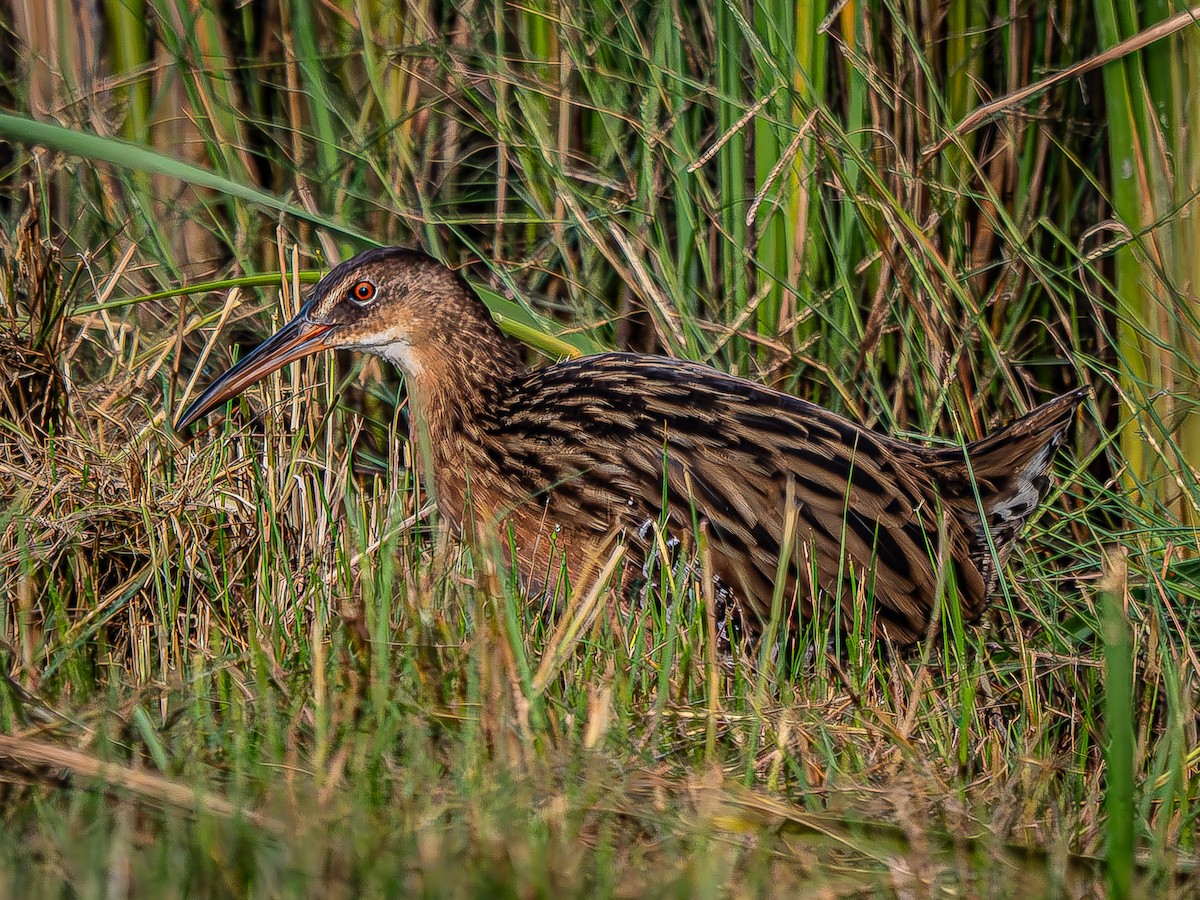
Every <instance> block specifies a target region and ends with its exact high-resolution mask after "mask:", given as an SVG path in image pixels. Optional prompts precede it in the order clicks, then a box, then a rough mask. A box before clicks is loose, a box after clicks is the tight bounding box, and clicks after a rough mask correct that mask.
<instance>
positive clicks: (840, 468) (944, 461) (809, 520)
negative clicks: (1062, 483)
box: [176, 247, 1089, 647]
mask: <svg viewBox="0 0 1200 900" xmlns="http://www.w3.org/2000/svg"><path fill="white" fill-rule="evenodd" d="M329 349H353V350H358V351H363V352H366V353H370V354H374V355H376V356H378V357H381V358H382V359H384V360H386V361H388V362H390V363H392V364H394V365H395V366H396V367H397V368H398V369H399V370H400V373H401V375H402V376H403V378H404V379H405V382H406V386H407V389H408V395H409V403H410V410H409V432H410V433H409V439H410V445H411V448H412V451H413V457H412V459H413V461H412V465H413V466H414V468H415V469H416V470H417V471H418V473H419V475H420V477H421V478H422V479H423V481H424V482H425V483H426V484H427V489H428V491H429V492H430V494H431V495H432V497H433V499H434V500H435V503H436V506H437V509H438V511H439V514H440V517H441V518H442V520H443V521H446V522H448V523H449V524H450V526H451V528H452V529H453V530H454V531H455V532H456V533H457V534H458V535H459V536H460V537H461V538H462V539H463V540H464V541H465V542H467V543H468V545H475V546H485V545H486V546H490V547H491V548H492V549H495V550H498V551H499V552H500V553H502V554H503V555H504V556H505V557H506V558H508V559H511V560H512V561H513V562H514V563H515V565H514V566H513V567H512V568H513V570H514V571H515V573H516V575H517V577H518V578H519V584H520V587H521V589H522V590H523V591H524V592H525V595H526V596H527V597H528V598H529V599H530V600H534V599H535V598H540V599H541V601H542V602H543V603H545V602H546V600H547V598H548V597H549V596H550V595H552V594H554V595H555V596H557V595H558V594H559V593H560V592H562V593H566V592H568V591H579V590H583V589H584V588H585V583H587V582H588V580H589V579H595V578H596V577H597V574H596V573H597V571H598V569H599V568H600V567H599V566H598V564H597V560H599V559H615V560H619V562H618V564H617V565H616V568H615V574H614V572H612V571H610V572H609V577H610V578H611V579H612V582H613V583H614V584H616V585H617V589H618V590H619V591H622V592H626V594H628V593H629V592H633V591H635V590H638V589H639V587H638V586H639V585H640V586H641V589H642V590H645V589H646V587H645V586H646V582H647V579H648V578H652V575H651V572H652V563H654V562H655V560H657V561H658V563H659V564H660V565H665V564H666V563H667V562H671V563H672V564H674V563H675V561H677V559H678V556H679V555H680V554H684V555H688V556H690V557H691V558H693V559H695V558H696V557H697V556H698V553H699V550H698V548H699V546H700V543H701V542H700V535H701V534H703V538H704V541H703V542H704V544H706V546H707V554H706V559H707V566H708V569H709V573H710V574H709V576H708V577H710V578H711V579H712V582H713V583H714V584H715V585H716V588H717V594H718V595H719V598H720V599H721V601H722V602H723V603H724V602H727V603H728V605H729V606H728V612H729V614H730V615H731V616H733V615H736V616H737V617H738V618H737V621H738V622H739V623H740V624H739V625H738V627H739V628H740V629H742V630H744V632H745V635H746V639H748V640H752V639H754V638H755V637H759V636H761V635H763V634H764V633H766V629H767V626H768V624H769V623H770V621H771V617H772V615H773V614H774V615H776V616H779V615H780V610H781V609H782V614H783V616H784V618H786V621H785V622H783V623H782V625H783V628H784V631H785V633H792V634H795V633H798V632H799V630H800V629H802V627H803V626H804V625H805V623H807V622H809V621H810V620H811V619H812V617H813V616H814V613H815V611H816V610H818V609H822V610H824V609H825V608H826V607H823V606H819V604H821V603H824V602H829V603H830V604H831V606H830V608H831V609H833V610H834V615H832V616H829V618H830V619H832V620H833V621H834V627H847V626H849V625H850V624H851V623H852V622H853V620H854V617H855V614H856V608H855V607H856V604H858V605H859V609H860V619H859V621H861V620H862V617H861V609H862V608H863V607H862V603H863V601H864V600H866V601H868V607H866V608H869V610H870V615H869V622H868V624H869V627H870V630H871V631H872V632H873V633H874V634H875V635H877V636H880V637H883V638H886V640H888V641H890V642H892V644H893V645H895V646H898V647H905V646H909V645H912V644H914V643H917V642H919V641H920V639H921V638H922V636H923V635H925V634H926V633H927V630H928V628H929V624H930V621H931V617H933V616H934V615H935V612H936V611H937V610H938V608H939V604H940V603H941V602H942V600H941V599H940V598H941V597H942V596H944V595H945V585H946V584H948V583H950V582H952V584H953V588H954V591H955V592H956V595H957V598H958V603H959V607H960V609H961V611H962V615H963V618H964V619H965V620H967V621H970V620H974V619H977V618H978V617H979V616H980V615H981V614H982V612H983V611H984V609H985V608H986V607H987V604H988V600H989V598H991V597H992V596H993V595H994V594H995V593H996V591H997V589H998V584H999V579H1000V573H1001V569H1002V568H1003V567H1004V565H1005V564H1006V562H1007V560H1008V559H1009V556H1010V555H1011V552H1012V550H1013V547H1014V545H1015V544H1016V542H1017V538H1018V536H1019V535H1020V533H1021V531H1022V528H1023V526H1024V525H1025V523H1026V521H1027V520H1028V519H1029V517H1030V516H1031V515H1032V513H1033V512H1034V511H1035V510H1036V509H1037V508H1038V506H1039V504H1040V503H1041V501H1042V499H1043V498H1044V496H1045V494H1046V492H1047V490H1048V486H1049V483H1050V474H1049V473H1050V466H1051V462H1052V460H1053V457H1054V454H1055V451H1056V449H1057V448H1058V447H1059V445H1060V444H1061V443H1062V441H1063V440H1064V437H1065V435H1066V433H1067V431H1068V428H1069V426H1070V424H1071V423H1072V421H1073V419H1074V417H1075V414H1076V411H1077V409H1078V408H1079V406H1080V405H1081V403H1082V402H1083V401H1084V399H1085V397H1086V396H1087V395H1088V393H1089V389H1088V388H1087V387H1083V388H1080V389H1077V390H1074V391H1071V392H1070V393H1067V394H1064V395H1062V396H1059V397H1057V398H1055V399H1052V400H1050V401H1048V402H1047V403H1045V404H1043V405H1041V406H1038V407H1037V408H1035V409H1034V410H1032V411H1031V412H1029V413H1027V414H1026V415H1024V416H1022V417H1020V418H1018V419H1016V420H1015V421H1013V422H1011V423H1010V424H1008V425H1007V426H1005V427H1002V428H1000V429H998V430H996V431H994V432H993V433H991V434H990V435H988V436H986V437H984V438H983V439H981V440H978V441H975V442H972V443H966V444H963V443H961V442H960V443H959V444H958V445H956V446H941V447H929V446H925V445H923V444H919V443H914V442H908V441H903V440H899V439H897V438H893V437H890V436H888V435H885V434H882V433H880V432H876V431H874V430H871V429H869V428H866V427H864V426H862V425H860V424H857V423H855V422H853V421H851V420H849V419H847V418H845V417H843V416H840V415H838V414H836V413H833V412H831V411H829V410H827V409H824V408H823V407H821V406H818V405H816V404H814V403H811V402H808V401H805V400H802V399H799V398H797V397H794V396H791V395H789V394H786V393H782V392H780V391H777V390H774V389H772V388H769V387H766V386H764V385H762V384H759V383H756V382H753V381H750V380H747V379H744V378H740V377H736V376H734V375H730V374H727V373H724V372H721V371H719V370H717V369H715V368H713V367H711V366H708V365H704V364H701V363H698V362H691V361H686V360H682V359H676V358H668V357H663V356H655V355H648V354H639V353H625V352H605V353H598V354H594V355H587V356H581V357H577V358H573V359H565V360H562V361H559V362H555V363H551V364H548V365H545V366H541V367H530V366H528V365H526V364H525V363H524V362H523V356H522V354H521V352H520V345H519V344H517V343H516V342H515V341H514V340H512V339H511V338H509V337H507V336H505V335H504V334H503V333H502V331H501V330H500V328H499V327H498V326H497V325H496V323H495V322H494V321H493V319H492V317H491V316H490V314H489V313H488V310H487V308H486V306H485V305H484V304H483V302H482V301H481V300H479V298H478V297H477V296H476V295H475V294H474V292H473V291H472V290H471V288H470V287H469V285H468V284H467V283H466V281H465V280H464V279H463V278H462V277H461V275H460V274H459V273H457V272H455V271H453V270H451V269H449V268H447V267H446V266H444V265H442V264H441V263H440V262H438V261H437V260H436V259H434V258H432V257H430V256H427V255H425V254H423V253H421V252H420V251H415V250H410V249H406V248H402V247H382V248H375V249H371V250H367V251H365V252H362V253H360V254H358V255H357V256H354V257H353V258H351V259H349V260H346V261H344V262H342V263H340V264H338V265H337V266H335V267H334V268H333V269H332V270H331V271H330V272H329V273H328V274H327V275H326V276H325V277H324V278H322V279H321V280H320V282H319V283H318V284H317V285H316V287H315V288H314V289H313V291H312V292H311V294H310V296H309V297H308V299H307V300H306V302H305V303H304V304H303V306H302V307H301V309H300V311H299V312H298V313H297V315H296V316H295V317H294V318H292V319H291V321H289V322H288V323H287V324H286V325H284V326H283V327H282V328H281V329H279V331H277V332H276V333H275V334H274V335H273V336H271V337H270V338H268V339H267V340H266V341H265V342H264V343H262V344H261V345H259V346H258V347H257V349H255V350H253V351H252V352H250V353H249V354H248V355H247V356H245V357H244V358H242V359H241V360H240V361H239V362H237V363H236V364H235V365H234V366H233V367H232V368H230V369H228V370H227V371H226V372H225V373H224V374H222V375H220V376H219V377H218V378H217V379H216V380H215V381H213V382H212V384H211V385H210V386H209V387H208V388H207V389H206V390H205V391H203V392H202V393H201V394H200V396H199V397H197V398H196V399H195V400H194V402H192V403H191V404H190V405H189V406H188V407H187V408H186V409H185V411H184V412H183V414H182V415H181V416H180V417H179V418H178V420H177V422H176V428H177V429H179V430H180V431H183V430H185V429H186V428H188V426H190V425H191V424H192V423H194V422H196V421H197V420H199V419H200V418H202V417H204V416H205V415H207V414H208V413H210V412H211V411H213V410H214V409H216V408H217V407H219V406H221V405H222V404H223V403H225V402H227V401H229V400H230V399H232V398H234V397H236V396H237V395H239V394H240V393H242V392H243V391H244V390H245V389H246V388H247V387H248V386H250V385H252V384H253V383H255V382H257V381H258V380H260V379H262V378H263V377H265V376H266V375H268V374H269V373H271V372H274V371H276V370H277V369H279V368H281V367H283V366H285V365H287V364H288V363H290V362H293V361H295V360H299V359H301V358H303V357H306V356H309V355H312V354H315V353H319V352H321V351H324V350H329ZM614 548H621V549H620V550H619V551H616V550H614ZM664 551H665V552H664ZM614 554H616V555H614ZM668 557H671V558H670V559H668ZM780 581H782V582H783V584H782V594H778V595H777V593H776V589H777V587H779V586H780V585H779V582H780ZM643 596H644V595H643ZM780 596H782V597H783V598H785V599H786V607H780V606H778V605H776V606H775V607H774V608H773V603H775V604H778V603H779V600H778V597H780ZM626 599H628V597H626ZM776 621H778V619H777V620H776Z"/></svg>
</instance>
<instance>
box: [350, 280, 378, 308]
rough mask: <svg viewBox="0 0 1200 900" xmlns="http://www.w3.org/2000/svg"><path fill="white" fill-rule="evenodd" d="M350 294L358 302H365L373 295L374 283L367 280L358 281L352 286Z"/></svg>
mask: <svg viewBox="0 0 1200 900" xmlns="http://www.w3.org/2000/svg"><path fill="white" fill-rule="evenodd" d="M350 295H351V296H352V297H353V298H354V299H355V300H357V301H358V302H359V303H366V302H367V301H368V300H370V299H371V298H372V297H374V296H375V285H373V284H371V282H369V281H360V282H359V283H358V284H356V285H355V286H354V289H353V290H352V291H351V292H350Z"/></svg>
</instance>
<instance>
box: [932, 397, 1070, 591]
mask: <svg viewBox="0 0 1200 900" xmlns="http://www.w3.org/2000/svg"><path fill="white" fill-rule="evenodd" d="M1090 392H1091V389H1090V388H1086V387H1084V388H1079V389H1077V390H1074V391H1072V392H1071V393H1069V394H1064V395H1063V396H1061V397H1056V398H1055V399H1053V400H1051V401H1050V402H1049V403H1044V404H1042V405H1041V406H1039V407H1038V408H1037V409H1035V410H1033V411H1032V412H1029V413H1026V414H1025V415H1023V416H1022V417H1021V418H1019V419H1017V420H1016V421H1014V422H1010V423H1009V424H1008V425H1005V426H1004V427H1003V428H1000V429H998V430H997V431H995V432H993V433H992V434H989V435H988V436H987V437H985V438H983V439H982V440H978V441H975V442H974V443H972V444H968V445H967V447H966V460H965V462H964V459H963V456H964V454H963V451H962V450H957V449H942V450H937V451H934V452H935V453H936V455H937V456H938V457H940V459H939V460H938V462H937V463H935V465H934V470H935V472H936V471H937V470H938V469H940V468H941V467H942V466H945V475H946V476H950V475H952V474H958V475H959V476H960V477H958V478H955V477H941V478H938V481H939V482H940V485H939V487H941V488H942V491H941V496H942V500H943V502H945V503H947V504H948V505H949V506H951V507H952V508H953V509H954V511H955V512H956V513H957V514H958V516H959V517H960V518H961V520H962V521H964V522H965V523H966V524H968V526H970V528H971V529H972V530H973V532H974V535H973V539H972V546H971V554H972V556H973V557H974V559H975V561H976V563H977V564H978V565H979V568H980V571H981V572H982V573H983V574H984V578H985V583H986V584H987V585H988V589H989V591H990V590H991V588H992V587H993V586H994V582H995V579H996V575H997V571H998V570H997V568H996V566H995V565H994V562H996V561H998V562H999V564H1000V566H1001V567H1002V566H1003V565H1004V563H1005V561H1006V560H1007V559H1008V555H1009V553H1010V552H1011V550H1012V547H1013V542H1014V541H1015V540H1016V538H1017V535H1019V534H1020V533H1021V529H1022V528H1023V527H1024V526H1025V522H1026V521H1027V520H1028V519H1029V517H1030V515H1032V513H1033V511H1034V510H1035V509H1037V508H1038V505H1039V504H1040V503H1041V501H1042V498H1043V497H1044V496H1045V495H1046V490H1047V488H1048V487H1049V484H1050V476H1049V471H1050V463H1051V461H1052V460H1053V458H1054V451H1055V450H1056V449H1058V447H1059V445H1060V444H1061V443H1062V441H1063V438H1064V436H1065V435H1066V431H1067V426H1068V425H1070V424H1071V420H1072V419H1073V418H1074V416H1075V411H1076V410H1077V409H1078V408H1079V406H1080V404H1081V403H1083V401H1084V399H1085V398H1086V397H1087V396H1088V394H1089V393H1090ZM964 465H966V466H968V467H969V472H967V473H965V474H967V475H968V477H967V478H966V479H962V478H961V475H962V474H964V473H963V466H964ZM955 469H957V473H954V472H953V470H955ZM952 486H954V487H952ZM964 487H965V490H964ZM956 488H957V489H956ZM981 513H982V515H981ZM989 537H990V540H989ZM993 548H994V551H995V558H993V556H992V552H993Z"/></svg>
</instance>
